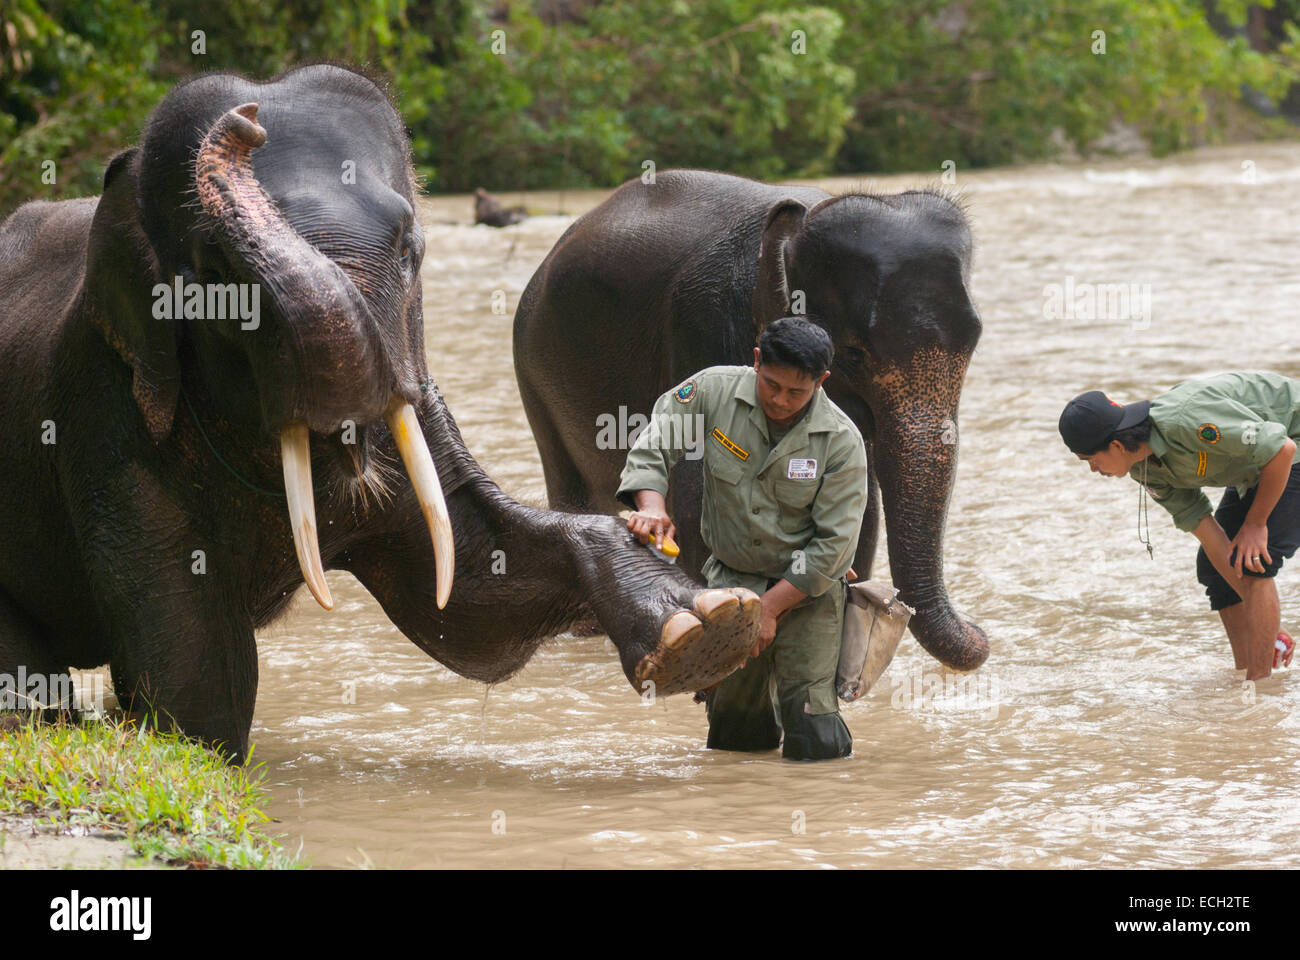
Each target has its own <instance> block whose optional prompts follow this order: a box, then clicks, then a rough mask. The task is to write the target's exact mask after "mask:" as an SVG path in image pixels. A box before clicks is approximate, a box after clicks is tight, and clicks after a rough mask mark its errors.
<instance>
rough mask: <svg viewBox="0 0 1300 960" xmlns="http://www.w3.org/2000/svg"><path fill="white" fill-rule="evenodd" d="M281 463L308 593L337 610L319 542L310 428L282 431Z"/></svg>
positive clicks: (302, 425)
mask: <svg viewBox="0 0 1300 960" xmlns="http://www.w3.org/2000/svg"><path fill="white" fill-rule="evenodd" d="M280 463H281V465H282V466H283V467H284V495H285V498H286V499H287V500H288V501H289V524H290V526H292V527H293V549H294V550H295V551H296V552H297V554H298V568H299V569H300V570H302V578H303V579H304V580H306V581H307V589H309V590H310V591H311V595H312V596H313V597H315V598H316V602H317V603H319V604H320V605H321V606H322V607H324V608H325V609H326V610H333V609H334V598H333V597H332V596H330V588H329V584H327V583H326V582H325V565H324V564H322V563H321V559H320V543H319V542H318V541H317V539H316V502H315V499H314V495H313V491H312V485H311V446H310V441H309V434H308V432H307V424H305V423H291V424H290V425H289V426H287V427H285V428H284V429H283V430H282V431H280Z"/></svg>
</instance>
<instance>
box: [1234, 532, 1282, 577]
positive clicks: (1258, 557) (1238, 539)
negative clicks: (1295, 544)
mask: <svg viewBox="0 0 1300 960" xmlns="http://www.w3.org/2000/svg"><path fill="white" fill-rule="evenodd" d="M1234 550H1235V551H1236V554H1235V555H1233V553H1232V551H1234ZM1228 553H1229V556H1230V557H1231V563H1232V565H1233V567H1234V568H1235V569H1236V571H1237V576H1241V575H1242V570H1241V568H1242V564H1243V561H1244V564H1245V567H1246V569H1247V570H1250V571H1252V572H1254V573H1263V572H1264V564H1265V563H1272V562H1273V558H1272V557H1271V556H1270V555H1269V552H1268V527H1267V526H1266V525H1265V524H1262V523H1243V524H1242V525H1241V529H1240V530H1238V531H1237V535H1236V536H1235V537H1233V538H1232V542H1231V543H1229V544H1228Z"/></svg>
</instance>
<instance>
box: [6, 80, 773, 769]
mask: <svg viewBox="0 0 1300 960" xmlns="http://www.w3.org/2000/svg"><path fill="white" fill-rule="evenodd" d="M407 150H408V148H407V142H406V137H405V134H404V132H403V126H402V123H401V120H400V118H399V116H398V114H397V112H396V110H395V109H394V108H393V106H392V105H391V104H390V102H389V100H388V98H387V96H386V94H385V93H384V92H383V91H382V90H381V89H380V88H379V87H378V86H376V85H375V84H374V83H373V82H372V81H370V80H369V79H367V78H365V77H362V76H360V75H358V74H356V73H353V72H351V71H349V70H346V69H343V68H341V67H337V66H331V65H313V66H307V67H302V68H298V69H295V70H292V71H290V72H288V73H285V74H282V75H281V76H279V77H276V78H274V79H272V80H270V81H267V82H264V83H260V82H253V81H250V80H246V79H244V78H241V77H238V76H233V75H225V74H207V75H204V76H201V77H198V78H196V79H193V80H191V81H189V82H186V83H183V84H181V85H179V86H178V87H176V88H175V89H174V90H172V91H171V92H170V93H169V94H168V95H167V96H166V97H165V98H164V99H163V100H162V102H161V103H160V104H159V105H158V107H157V108H156V109H155V110H154V112H153V113H152V114H151V116H150V117H149V119H148V122H147V125H146V127H145V130H144V133H143V138H142V142H141V144H140V146H138V147H134V148H131V149H129V150H127V151H125V152H124V153H121V154H119V155H118V156H117V157H115V158H114V159H113V160H112V162H111V163H110V164H109V166H108V169H107V172H106V174H105V177H104V189H103V195H102V196H101V197H99V198H91V199H83V200H68V201H62V202H57V203H54V202H40V201H37V202H32V203H28V204H26V205H25V206H23V207H20V208H19V209H18V210H17V211H15V212H14V213H13V214H12V215H11V216H10V217H9V218H8V219H6V220H5V221H4V223H3V225H0V462H2V463H3V464H4V469H3V470H0V518H2V519H0V529H3V531H4V535H3V537H0V673H8V674H10V675H11V676H13V675H15V674H16V672H17V671H18V669H19V668H20V667H22V668H25V670H26V673H27V674H28V676H31V675H33V674H37V673H42V672H44V673H52V674H53V673H58V672H60V671H62V670H64V669H66V668H67V667H93V666H97V665H100V664H103V663H106V662H107V663H109V664H110V666H111V671H112V679H113V685H114V688H115V690H116V692H117V694H118V697H119V699H120V700H121V702H122V703H123V704H129V705H130V709H131V710H132V711H133V712H134V713H136V714H138V715H141V716H143V717H145V718H149V719H157V720H159V721H160V722H162V723H165V724H169V725H174V726H177V727H179V728H180V729H181V730H182V731H183V732H185V733H186V734H189V735H191V736H194V737H197V738H200V739H202V740H205V741H207V742H209V743H212V744H214V745H218V746H220V747H221V748H222V749H223V750H225V752H226V753H227V754H228V756H229V757H230V758H231V759H232V760H234V761H240V760H242V759H243V758H244V757H245V756H246V755H247V752H248V746H249V740H248V738H249V728H250V725H251V721H252V716H253V706H254V698H255V696H256V690H257V651H256V644H255V639H254V629H255V628H256V627H259V626H261V625H263V624H266V623H268V622H269V621H271V620H272V619H273V618H275V617H276V616H277V615H279V614H281V613H282V612H283V611H284V610H285V609H286V607H287V606H288V604H289V602H290V598H291V596H292V594H293V593H294V591H295V590H296V588H297V587H298V586H300V585H301V584H302V583H303V582H304V581H305V582H306V583H307V584H308V586H309V588H310V589H311V591H312V593H313V594H315V596H316V597H317V599H318V600H319V601H320V602H321V604H322V605H323V606H325V607H326V608H329V607H330V606H331V605H332V597H331V595H330V591H329V585H328V583H327V581H326V577H325V571H327V570H330V569H340V570H347V571H350V572H351V573H352V574H354V575H355V576H356V577H357V579H358V580H359V581H360V582H361V583H362V584H363V585H364V586H365V587H366V589H367V590H369V591H370V593H371V594H372V595H373V596H374V597H375V598H376V599H377V600H378V601H379V603H380V604H381V605H382V606H383V608H384V610H385V611H386V613H387V614H388V616H389V617H390V618H391V619H392V621H393V622H394V623H395V624H396V625H397V626H398V627H399V628H400V629H401V630H402V632H403V633H404V634H405V635H406V636H407V637H409V638H410V639H411V640H412V641H414V642H415V643H416V644H417V645H418V646H419V647H421V648H422V649H423V650H425V651H426V652H427V653H428V654H429V655H431V656H432V657H434V658H436V659H437V660H439V661H441V662H442V663H444V664H446V665H447V666H448V667H450V668H451V669H453V670H455V671H456V672H458V673H460V674H462V675H464V676H466V677H471V678H474V679H477V680H482V681H485V682H495V681H499V680H503V679H505V678H507V677H509V676H510V675H512V674H513V673H515V672H516V671H518V670H519V669H520V668H521V667H522V666H523V665H524V663H525V662H527V661H528V659H529V658H530V657H531V656H532V654H533V653H534V651H536V650H537V648H538V646H539V645H540V644H541V642H542V641H543V640H544V639H545V638H547V637H548V636H551V635H553V634H554V633H555V632H556V631H558V630H560V629H561V628H563V627H564V626H565V625H566V624H568V623H569V622H571V621H573V620H586V619H588V618H589V617H591V616H593V615H594V616H595V618H596V619H597V620H598V622H599V623H600V624H601V626H602V627H603V629H604V630H605V631H606V632H607V633H608V634H609V636H610V639H611V640H612V641H613V643H614V645H615V646H616V648H617V650H618V654H619V658H620V661H621V664H622V667H623V670H624V672H625V674H626V676H627V678H628V680H629V682H630V683H632V685H633V687H634V689H636V690H637V691H638V692H641V693H645V691H646V690H648V689H650V687H649V684H651V683H653V685H654V688H655V690H656V692H657V693H658V694H660V695H664V694H671V693H678V692H686V691H691V690H695V689H697V688H698V687H700V686H702V685H705V684H707V683H710V682H714V681H716V680H718V679H720V678H721V677H723V676H725V675H726V674H727V673H729V672H730V671H731V670H733V669H735V668H736V667H737V666H738V665H739V664H740V663H741V662H743V660H744V658H745V653H746V651H747V650H748V649H749V648H750V647H751V646H752V645H753V642H754V640H755V639H756V638H757V635H758V598H757V597H755V596H754V595H753V594H752V593H749V592H748V591H743V590H735V591H722V590H706V589H705V588H704V585H703V584H702V583H701V582H699V581H698V580H696V579H693V578H692V577H690V576H688V575H687V574H686V573H684V572H682V571H681V570H680V569H677V568H674V567H671V566H668V565H667V564H664V563H663V562H661V561H660V560H658V559H657V558H655V557H654V556H653V555H652V554H651V553H650V552H649V551H648V550H647V549H646V548H644V547H643V546H641V545H640V544H639V543H637V542H636V541H635V540H634V539H633V538H632V537H631V535H630V534H629V533H628V532H627V530H626V529H625V528H624V525H623V524H621V523H620V522H619V521H617V520H616V519H614V518H611V517H608V516H579V515H574V514H569V513H557V512H549V511H545V510H539V509H535V508H532V507H528V506H525V505H522V504H520V503H517V502H515V501H514V500H512V499H511V498H509V497H507V496H506V495H505V494H503V493H502V491H501V490H500V489H499V488H498V487H497V485H496V484H495V483H493V482H492V480H491V479H489V478H488V477H487V476H486V475H485V473H484V472H483V470H482V469H481V468H480V467H479V465H478V464H477V463H476V462H475V460H474V458H473V457H472V456H471V455H470V453H469V452H468V450H467V449H466V446H465V444H464V442H463V440H462V438H461V435H460V433H459V431H458V429H457V427H456V423H455V421H454V420H453V419H452V415H451V413H450V411H449V410H448V409H447V406H446V404H445V403H444V402H443V399H442V397H441V395H440V394H439V392H438V389H437V387H436V386H435V384H433V383H432V382H431V381H430V378H429V372H428V368H427V364H426V359H425V342H424V318H423V314H422V308H421V300H420V264H421V260H422V257H423V252H424V239H423V234H422V231H421V229H420V226H419V224H418V222H417V219H416V212H415V208H414V204H415V185H414V180H413V175H412V168H411V164H410V160H409V157H408V152H407ZM192 294H193V295H192ZM169 315H170V316H171V317H173V319H168V316H169ZM432 349H433V350H435V351H436V350H437V349H438V345H437V344H436V343H434V344H432ZM403 467H405V474H404V472H403ZM408 476H409V478H410V482H409V483H408V480H407V477H408ZM502 563H504V571H503V570H502V567H501V564H502ZM328 662H329V650H328V649H322V650H321V651H320V660H319V662H318V663H314V664H304V668H307V669H318V670H325V669H328ZM31 706H47V707H48V706H51V705H49V704H40V705H31Z"/></svg>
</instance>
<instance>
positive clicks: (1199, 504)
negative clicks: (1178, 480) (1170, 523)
mask: <svg viewBox="0 0 1300 960" xmlns="http://www.w3.org/2000/svg"><path fill="white" fill-rule="evenodd" d="M1147 490H1149V491H1150V493H1151V499H1153V500H1155V502H1156V503H1158V504H1160V506H1162V507H1164V508H1165V509H1166V510H1168V511H1169V515H1170V516H1171V517H1173V518H1174V526H1175V527H1177V528H1178V529H1179V530H1183V531H1187V532H1190V531H1192V530H1195V529H1196V525H1197V524H1198V523H1200V522H1201V521H1202V520H1204V519H1205V518H1206V517H1208V516H1209V515H1210V514H1212V513H1213V512H1214V510H1213V509H1212V508H1211V507H1210V498H1209V497H1207V496H1206V495H1205V494H1204V492H1202V490H1201V489H1200V488H1199V487H1173V486H1170V485H1169V484H1167V483H1160V482H1150V483H1148V484H1147Z"/></svg>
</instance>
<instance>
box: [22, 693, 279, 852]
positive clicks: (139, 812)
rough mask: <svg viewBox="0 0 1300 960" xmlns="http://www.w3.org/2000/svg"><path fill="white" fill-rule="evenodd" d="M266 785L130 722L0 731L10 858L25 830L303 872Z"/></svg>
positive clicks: (256, 773) (188, 744) (256, 774)
mask: <svg viewBox="0 0 1300 960" xmlns="http://www.w3.org/2000/svg"><path fill="white" fill-rule="evenodd" d="M12 716H13V715H10V719H12ZM261 780H262V773H261V771H260V769H259V768H258V767H256V766H250V767H247V768H244V769H236V768H233V767H230V766H229V765H227V764H226V763H225V762H224V761H223V760H222V759H221V758H220V757H218V756H217V755H216V754H215V753H213V752H212V751H210V750H207V749H205V748H203V747H201V746H199V745H198V744H196V743H194V742H192V741H189V740H186V739H184V738H182V737H179V736H177V735H175V734H162V733H157V732H155V731H152V730H142V729H140V728H139V727H137V726H136V725H135V724H134V723H132V722H130V721H126V720H117V719H89V718H87V719H84V720H81V721H74V722H67V723H57V724H43V723H35V722H32V721H23V722H21V723H19V724H17V725H12V724H11V725H10V726H9V727H8V728H5V729H4V731H3V732H0V831H3V832H0V859H2V858H3V857H4V853H5V850H4V847H5V846H7V845H8V844H11V843H13V842H14V838H15V836H16V834H17V831H16V829H15V828H16V826H17V825H20V824H21V825H22V828H23V830H25V832H26V833H27V834H28V835H30V834H31V832H32V829H31V827H34V828H35V830H36V831H37V832H38V833H39V834H40V835H41V836H42V837H46V836H49V835H51V834H52V835H55V836H64V837H78V836H81V837H84V836H87V835H88V834H93V835H98V836H99V837H103V836H105V835H114V836H119V837H121V838H122V839H123V840H124V841H125V842H126V843H127V844H129V845H130V848H131V850H132V851H133V852H134V853H135V854H137V855H139V856H142V857H153V858H157V860H160V861H162V862H165V863H168V864H171V865H174V866H188V867H200V868H202V867H230V868H251V869H277V868H294V867H298V866H301V864H300V863H299V860H298V857H297V855H296V854H294V853H291V852H289V851H286V850H285V849H284V848H283V847H281V846H280V844H279V843H278V842H276V841H275V840H274V839H272V837H271V836H270V835H269V834H268V833H267V832H266V829H267V824H269V823H270V818H269V817H268V816H267V815H266V813H264V812H263V809H262V808H263V807H264V806H265V805H266V802H267V800H268V799H269V795H268V793H267V791H265V790H264V789H263V788H262V786H261ZM29 825H30V826H29ZM6 833H7V834H8V837H6ZM51 865H57V864H51Z"/></svg>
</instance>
